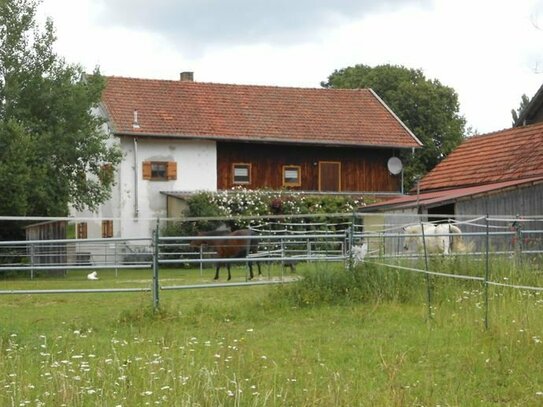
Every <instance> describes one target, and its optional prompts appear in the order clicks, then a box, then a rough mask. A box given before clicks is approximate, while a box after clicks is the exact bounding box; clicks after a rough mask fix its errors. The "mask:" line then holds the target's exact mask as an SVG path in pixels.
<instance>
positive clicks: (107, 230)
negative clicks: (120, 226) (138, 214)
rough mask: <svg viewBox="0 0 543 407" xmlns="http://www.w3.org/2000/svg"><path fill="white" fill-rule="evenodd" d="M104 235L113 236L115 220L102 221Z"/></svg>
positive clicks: (104, 236) (105, 236)
mask: <svg viewBox="0 0 543 407" xmlns="http://www.w3.org/2000/svg"><path fill="white" fill-rule="evenodd" d="M102 237H103V238H107V237H113V221H112V220H103V221H102Z"/></svg>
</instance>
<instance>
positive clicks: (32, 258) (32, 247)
mask: <svg viewBox="0 0 543 407" xmlns="http://www.w3.org/2000/svg"><path fill="white" fill-rule="evenodd" d="M35 255H36V253H35V251H34V243H30V279H31V280H34V261H35Z"/></svg>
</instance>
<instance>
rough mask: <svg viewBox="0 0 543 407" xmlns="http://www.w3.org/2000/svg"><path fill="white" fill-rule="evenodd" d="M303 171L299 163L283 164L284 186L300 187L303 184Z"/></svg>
mask: <svg viewBox="0 0 543 407" xmlns="http://www.w3.org/2000/svg"><path fill="white" fill-rule="evenodd" d="M301 172H302V171H301V167H300V166H299V165H283V186H285V187H299V186H300V185H302V179H301Z"/></svg>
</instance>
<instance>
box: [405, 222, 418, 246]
mask: <svg viewBox="0 0 543 407" xmlns="http://www.w3.org/2000/svg"><path fill="white" fill-rule="evenodd" d="M402 232H403V234H404V235H406V236H405V237H404V240H403V249H404V251H408V250H410V249H411V248H413V247H414V246H416V245H418V243H419V240H420V238H419V236H418V234H419V233H421V226H420V225H410V226H404V227H403V228H402Z"/></svg>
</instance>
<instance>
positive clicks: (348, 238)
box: [344, 226, 354, 272]
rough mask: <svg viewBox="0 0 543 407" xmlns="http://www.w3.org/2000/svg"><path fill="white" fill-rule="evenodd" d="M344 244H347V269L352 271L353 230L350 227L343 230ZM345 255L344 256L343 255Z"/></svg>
mask: <svg viewBox="0 0 543 407" xmlns="http://www.w3.org/2000/svg"><path fill="white" fill-rule="evenodd" d="M345 242H346V244H347V247H346V249H347V256H348V260H347V261H348V265H347V267H348V269H349V271H351V272H352V271H353V266H354V261H353V230H352V226H351V227H349V228H347V229H345ZM344 255H345V254H344Z"/></svg>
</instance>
